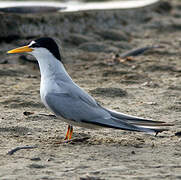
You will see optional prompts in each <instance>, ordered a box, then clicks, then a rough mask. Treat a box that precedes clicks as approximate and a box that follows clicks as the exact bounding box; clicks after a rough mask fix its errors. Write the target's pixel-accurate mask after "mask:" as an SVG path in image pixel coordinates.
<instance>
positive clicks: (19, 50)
mask: <svg viewBox="0 0 181 180" xmlns="http://www.w3.org/2000/svg"><path fill="white" fill-rule="evenodd" d="M32 51H33V49H32V48H30V47H28V46H23V47H19V48H16V49H12V50H10V51H8V52H7V53H8V54H13V53H23V52H32Z"/></svg>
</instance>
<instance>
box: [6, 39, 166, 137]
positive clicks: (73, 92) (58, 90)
mask: <svg viewBox="0 0 181 180" xmlns="http://www.w3.org/2000/svg"><path fill="white" fill-rule="evenodd" d="M23 52H27V53H29V54H32V55H33V56H35V58H36V59H37V61H38V63H39V67H40V73H41V83H40V95H41V100H42V102H43V104H44V105H45V106H46V107H47V108H48V109H49V110H50V111H51V112H53V113H54V114H55V115H56V116H57V118H59V119H61V120H63V121H65V122H67V123H68V124H69V125H68V130H67V133H66V137H65V139H66V140H70V139H71V137H72V133H73V126H74V125H76V126H81V127H86V128H97V127H98V128H100V127H102V128H114V129H121V130H129V131H139V132H146V133H154V134H157V133H159V132H162V131H164V130H166V129H164V128H160V127H161V126H167V125H169V124H167V123H165V122H163V121H153V120H147V119H144V118H139V117H135V116H130V115H127V114H123V113H119V112H116V111H113V110H109V109H106V108H104V107H102V106H101V105H100V104H99V103H98V102H97V101H96V100H95V99H94V98H93V97H91V96H90V95H89V94H88V93H86V92H85V91H84V90H83V89H81V88H80V87H79V86H78V85H77V84H76V83H75V82H73V80H72V79H71V77H70V76H69V74H68V73H67V71H66V70H65V68H64V65H63V63H62V59H61V55H60V52H59V48H58V46H57V44H56V42H55V41H54V40H53V39H52V38H49V37H44V38H39V39H37V40H34V41H32V42H31V43H30V44H29V45H27V46H23V47H20V48H16V49H13V50H10V51H8V52H7V53H23Z"/></svg>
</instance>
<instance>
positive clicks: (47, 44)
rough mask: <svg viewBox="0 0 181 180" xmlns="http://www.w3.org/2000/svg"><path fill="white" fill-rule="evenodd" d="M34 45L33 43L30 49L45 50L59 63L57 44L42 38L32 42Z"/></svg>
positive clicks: (49, 39)
mask: <svg viewBox="0 0 181 180" xmlns="http://www.w3.org/2000/svg"><path fill="white" fill-rule="evenodd" d="M34 41H35V43H33V44H32V45H31V46H30V47H32V48H40V47H42V48H46V49H48V50H49V51H50V52H51V53H52V54H53V55H54V56H55V57H56V58H57V59H58V60H60V61H61V56H60V52H59V49H58V46H57V43H56V42H55V41H54V40H53V39H52V38H49V37H43V38H39V39H36V40H34Z"/></svg>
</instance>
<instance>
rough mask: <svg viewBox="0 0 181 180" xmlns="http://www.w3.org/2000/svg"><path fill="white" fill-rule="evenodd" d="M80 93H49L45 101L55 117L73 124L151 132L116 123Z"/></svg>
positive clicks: (120, 121)
mask: <svg viewBox="0 0 181 180" xmlns="http://www.w3.org/2000/svg"><path fill="white" fill-rule="evenodd" d="M82 93H84V92H81V94H79V96H75V95H71V94H69V93H49V94H47V95H46V97H45V99H46V103H47V105H48V106H49V108H50V109H51V110H52V111H53V112H54V113H55V115H56V116H62V117H64V118H66V119H69V120H72V121H75V122H83V123H86V124H92V125H96V126H101V127H109V128H116V129H123V130H130V131H145V132H152V130H147V129H145V128H140V127H137V126H134V125H131V124H128V123H126V122H124V121H122V120H119V121H118V119H116V118H114V117H112V116H111V114H110V113H109V112H107V111H106V110H105V109H103V108H102V107H101V106H99V105H98V104H95V102H96V101H95V100H94V101H93V102H92V99H89V96H87V94H86V93H85V94H82Z"/></svg>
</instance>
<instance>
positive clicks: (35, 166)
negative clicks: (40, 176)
mask: <svg viewBox="0 0 181 180" xmlns="http://www.w3.org/2000/svg"><path fill="white" fill-rule="evenodd" d="M28 167H29V168H36V169H43V168H45V166H43V165H40V164H30V165H29V166H28Z"/></svg>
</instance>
